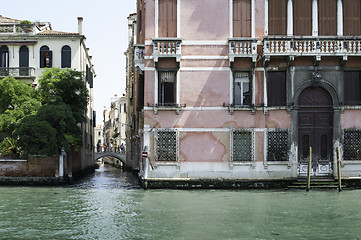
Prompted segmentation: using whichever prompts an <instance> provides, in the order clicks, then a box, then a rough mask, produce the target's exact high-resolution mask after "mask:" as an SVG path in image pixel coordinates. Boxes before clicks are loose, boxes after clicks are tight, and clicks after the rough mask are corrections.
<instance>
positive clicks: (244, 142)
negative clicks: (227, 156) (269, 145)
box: [231, 130, 254, 162]
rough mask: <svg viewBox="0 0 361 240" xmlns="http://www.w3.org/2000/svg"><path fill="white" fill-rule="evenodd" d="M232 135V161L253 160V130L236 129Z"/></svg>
mask: <svg viewBox="0 0 361 240" xmlns="http://www.w3.org/2000/svg"><path fill="white" fill-rule="evenodd" d="M231 136H232V139H231V143H232V161H240V162H241V161H243V162H246V161H253V159H254V157H253V149H254V137H253V132H252V131H251V130H235V131H233V132H232V135H231Z"/></svg>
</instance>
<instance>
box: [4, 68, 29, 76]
mask: <svg viewBox="0 0 361 240" xmlns="http://www.w3.org/2000/svg"><path fill="white" fill-rule="evenodd" d="M8 76H12V77H13V78H35V68H33V67H7V68H0V78H3V77H8Z"/></svg>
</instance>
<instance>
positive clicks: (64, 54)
mask: <svg viewBox="0 0 361 240" xmlns="http://www.w3.org/2000/svg"><path fill="white" fill-rule="evenodd" d="M61 68H71V48H70V47H69V46H68V45H66V46H64V47H62V48H61Z"/></svg>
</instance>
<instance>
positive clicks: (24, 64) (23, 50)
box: [19, 46, 30, 76]
mask: <svg viewBox="0 0 361 240" xmlns="http://www.w3.org/2000/svg"><path fill="white" fill-rule="evenodd" d="M19 68H20V69H19V75H20V76H29V75H30V74H29V48H28V47H27V46H21V47H20V49H19Z"/></svg>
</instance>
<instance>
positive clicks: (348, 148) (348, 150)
mask: <svg viewBox="0 0 361 240" xmlns="http://www.w3.org/2000/svg"><path fill="white" fill-rule="evenodd" d="M342 140H343V159H344V160H361V129H344V130H343V139H342Z"/></svg>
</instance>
